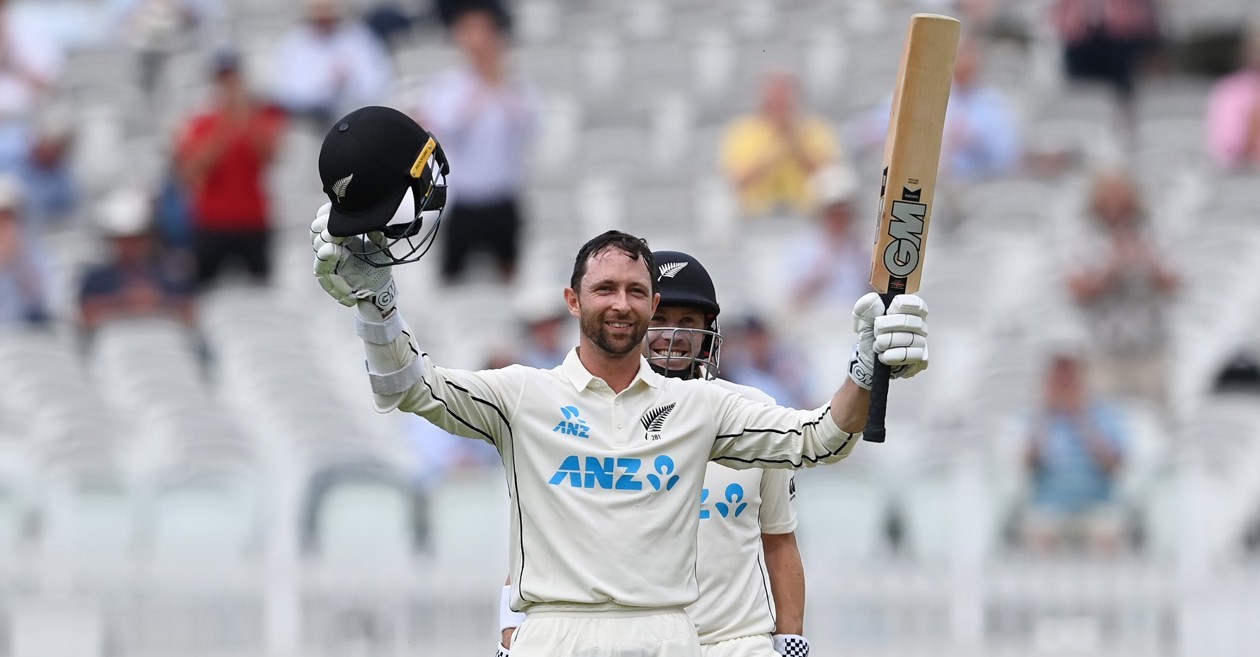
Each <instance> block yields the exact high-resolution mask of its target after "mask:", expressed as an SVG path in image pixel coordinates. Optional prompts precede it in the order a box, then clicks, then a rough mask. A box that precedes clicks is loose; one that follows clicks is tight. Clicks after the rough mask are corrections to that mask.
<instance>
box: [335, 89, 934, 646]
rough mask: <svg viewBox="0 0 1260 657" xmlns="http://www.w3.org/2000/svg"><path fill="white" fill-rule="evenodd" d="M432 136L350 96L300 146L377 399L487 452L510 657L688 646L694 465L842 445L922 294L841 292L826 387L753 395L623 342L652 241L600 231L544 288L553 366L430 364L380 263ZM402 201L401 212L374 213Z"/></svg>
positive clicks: (416, 190) (905, 346)
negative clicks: (850, 304)
mask: <svg viewBox="0 0 1260 657" xmlns="http://www.w3.org/2000/svg"><path fill="white" fill-rule="evenodd" d="M438 150H439V149H437V148H436V144H435V140H434V139H433V138H432V136H431V135H430V134H429V133H428V132H427V131H425V130H424V129H423V128H421V127H420V126H418V125H416V124H415V123H414V121H410V120H409V119H407V118H406V117H405V115H402V114H401V113H400V112H397V111H396V110H390V109H388V108H363V109H360V110H356V111H355V112H352V113H351V114H350V115H348V116H346V117H344V118H343V119H341V120H340V121H338V122H337V124H336V125H335V126H334V128H333V129H332V130H331V131H330V132H329V133H328V135H327V137H326V138H325V141H324V146H323V149H322V150H321V153H320V161H319V169H320V177H321V179H322V180H323V181H324V186H325V191H326V193H327V194H328V196H329V199H330V200H331V201H332V202H331V203H329V204H327V205H325V206H324V207H323V208H321V209H320V211H319V212H318V213H317V215H316V218H315V221H314V222H313V223H312V225H311V232H312V245H313V247H314V248H315V252H316V262H315V275H316V277H317V279H318V280H319V281H320V284H321V286H322V287H323V288H324V289H325V291H327V292H328V293H329V294H330V296H332V297H334V298H335V299H337V300H338V301H339V302H340V303H342V304H343V305H347V306H354V307H355V308H356V318H357V323H358V333H359V335H360V336H361V337H362V338H363V340H364V345H365V350H366V352H367V367H368V377H369V381H370V382H371V385H372V391H373V393H374V395H373V397H374V400H375V405H376V408H377V410H378V411H381V412H385V411H389V410H393V409H399V410H405V411H410V412H414V413H417V414H420V415H422V416H424V417H425V418H426V419H428V420H429V421H431V422H433V423H434V424H436V425H438V426H440V427H442V428H444V429H446V430H447V431H450V432H451V433H454V434H456V435H460V436H464V437H468V438H476V439H480V440H485V441H487V442H489V443H490V444H492V445H494V446H495V448H496V449H497V450H498V451H499V454H500V455H501V457H502V459H503V464H504V469H505V471H506V475H507V484H508V491H509V493H510V495H511V497H512V504H511V510H510V513H511V523H512V526H511V532H510V541H511V546H512V547H511V550H510V555H509V571H510V574H511V579H512V582H513V585H512V586H513V588H512V595H511V602H510V606H511V607H512V608H513V609H515V610H518V611H524V612H526V614H527V615H528V616H527V619H526V621H525V622H524V623H523V624H522V625H521V627H519V628H518V629H517V631H516V637H515V643H514V644H513V646H512V647H513V650H514V652H515V654H516V657H557V656H562V655H570V656H575V655H590V656H596V655H609V656H611V655H635V656H642V657H699V656H700V655H701V651H700V643H699V640H698V638H697V635H696V630H695V627H694V625H693V623H692V621H691V619H690V617H688V616H687V614H686V613H685V612H684V608H685V607H686V606H688V605H690V604H692V603H694V602H695V600H696V599H697V597H698V595H699V593H698V583H697V580H696V573H695V563H696V536H697V532H698V530H699V522H700V510H701V509H700V498H701V494H702V489H703V487H704V472H705V468H706V467H707V463H708V462H709V461H718V462H720V463H723V464H726V465H729V466H731V467H734V468H800V467H809V466H813V465H817V464H819V463H832V462H835V461H838V460H840V459H842V458H844V457H845V456H847V455H848V453H849V452H850V450H852V449H853V446H854V445H855V444H856V442H857V441H858V440H859V439H860V434H861V431H862V429H863V427H864V425H865V422H866V414H867V408H868V406H869V401H870V391H869V385H870V380H871V377H870V374H869V372H870V370H871V369H872V366H873V362H874V359H875V358H876V357H877V354H878V357H879V358H880V359H881V361H883V362H885V363H887V364H889V365H890V366H892V367H893V368H894V376H898V377H905V376H912V375H914V374H917V373H918V372H919V371H921V370H922V369H924V368H925V367H926V366H927V357H928V355H927V349H926V338H925V336H926V325H925V316H926V307H925V305H924V304H923V302H922V300H920V299H919V298H918V297H915V296H909V295H903V296H900V297H896V298H895V299H894V300H893V302H892V303H891V304H890V308H889V309H888V312H887V313H885V312H884V308H883V307H882V306H883V304H882V303H881V302H880V301H879V299H878V296H871V297H865V298H863V300H862V301H860V302H859V303H858V306H857V307H856V308H855V315H856V317H857V324H858V335H859V341H858V345H857V347H856V349H855V352H856V353H855V358H854V360H853V364H851V366H850V373H849V376H848V377H845V380H844V383H843V384H841V386H840V387H839V389H838V390H837V391H836V393H835V395H834V396H833V397H832V399H831V402H830V403H829V404H827V405H824V406H823V407H821V408H817V409H813V410H795V409H789V408H783V407H779V406H773V405H769V404H764V403H760V402H755V401H752V400H750V399H748V398H746V397H744V396H742V395H740V394H738V393H736V392H733V391H731V390H728V389H726V388H723V387H721V386H718V385H716V384H714V383H713V382H711V381H705V380H702V379H691V380H682V379H676V378H668V377H664V376H661V375H660V374H659V373H657V372H655V371H654V370H653V369H652V368H651V366H650V365H648V362H647V359H646V358H644V356H643V353H642V344H643V340H644V338H645V337H646V335H647V331H648V323H649V321H650V319H651V317H652V316H653V315H654V313H655V311H656V306H657V303H658V301H659V296H658V294H657V292H656V281H655V275H654V272H655V271H656V266H655V264H654V262H653V257H652V252H651V250H650V249H649V248H648V246H647V244H646V242H644V241H643V240H641V239H638V238H636V237H633V236H631V235H628V234H626V233H622V232H619V231H608V232H606V233H604V234H602V235H599V236H598V237H596V238H594V239H592V240H590V241H588V242H587V243H586V244H585V245H584V246H583V247H582V249H581V250H580V251H579V252H578V255H577V258H576V260H575V262H574V267H573V274H572V277H571V279H570V285H569V287H568V288H566V289H565V290H564V297H565V301H566V304H567V306H568V309H569V313H570V314H571V315H573V316H574V317H577V318H578V319H579V326H580V338H579V344H578V347H577V348H575V349H574V350H573V351H571V352H570V353H569V355H568V356H567V357H566V359H565V361H564V363H563V364H561V365H560V366H559V367H556V368H554V369H551V370H539V369H533V368H527V367H524V366H519V365H517V366H511V367H506V368H502V369H492V370H482V371H478V372H469V371H463V370H453V369H447V368H441V367H438V366H436V365H434V364H433V363H432V361H431V360H430V359H429V357H428V355H427V354H425V353H423V352H422V351H421V350H420V347H419V346H418V345H416V344H415V343H414V341H413V338H412V334H411V331H410V329H409V328H408V327H407V325H406V323H405V322H404V321H403V319H402V317H401V314H400V313H399V312H398V311H397V309H396V307H395V305H396V304H395V301H396V298H397V294H396V290H397V288H396V285H395V284H394V281H393V277H392V276H391V275H390V273H389V268H388V267H387V266H382V265H388V264H394V263H397V262H400V260H398V259H396V258H392V257H390V255H389V248H390V246H391V245H392V244H393V243H394V242H391V241H390V240H395V241H400V240H407V239H408V233H411V231H412V230H413V228H412V226H414V230H415V231H418V230H419V229H420V224H421V223H422V222H423V221H424V215H425V214H426V213H429V212H431V211H433V210H436V209H437V207H438V204H437V203H436V202H435V201H434V198H435V197H434V195H433V194H432V193H431V190H432V189H433V188H434V187H435V186H436V185H437V183H436V182H435V181H434V178H435V177H436V176H435V174H434V171H435V170H437V169H438V168H439V166H440V167H441V168H442V169H443V170H444V171H445V170H446V169H447V167H445V166H441V165H442V163H443V158H441V157H438V156H437V155H436V153H437V152H438ZM416 154H418V155H416ZM360 180H362V181H363V182H362V184H359V181H360ZM408 199H412V200H411V201H410V202H412V203H414V204H415V206H416V207H415V208H414V209H415V210H418V212H416V213H415V216H416V219H414V220H413V221H411V222H410V223H409V224H406V225H402V226H399V225H398V224H395V223H391V220H393V219H394V218H395V217H396V216H398V214H399V205H400V200H401V203H402V204H403V205H404V206H406V204H407V203H408V202H409V201H408ZM414 199H421V200H420V201H415V200H414ZM410 209H412V208H408V210H410ZM412 234H413V235H414V234H415V233H412ZM413 259H414V258H413ZM645 427H646V428H645Z"/></svg>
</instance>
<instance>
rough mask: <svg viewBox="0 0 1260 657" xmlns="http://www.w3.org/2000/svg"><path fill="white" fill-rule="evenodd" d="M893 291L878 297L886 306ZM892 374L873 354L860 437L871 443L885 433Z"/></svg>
mask: <svg viewBox="0 0 1260 657" xmlns="http://www.w3.org/2000/svg"><path fill="white" fill-rule="evenodd" d="M895 296H897V295H896V294H893V293H888V294H881V295H879V298H880V300H881V301H883V302H884V307H885V308H887V307H888V305H889V304H891V303H892V300H893V297H895ZM891 376H892V368H891V367H888V366H887V365H885V364H884V361H882V360H880V359H879V354H876V355H875V363H874V370H873V372H872V376H871V406H870V408H869V409H868V410H867V411H866V429H864V430H863V431H862V439H863V440H866V441H869V442H872V443H882V442H884V438H885V436H886V435H887V433H888V432H887V430H886V428H885V427H884V416H885V415H886V414H887V411H888V381H889V379H890V378H891Z"/></svg>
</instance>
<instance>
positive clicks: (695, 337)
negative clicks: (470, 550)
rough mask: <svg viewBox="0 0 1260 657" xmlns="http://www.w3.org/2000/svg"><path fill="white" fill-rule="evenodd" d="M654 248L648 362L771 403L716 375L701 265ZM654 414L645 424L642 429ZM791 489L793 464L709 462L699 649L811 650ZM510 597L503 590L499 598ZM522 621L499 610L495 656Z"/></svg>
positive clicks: (803, 654) (713, 309) (744, 653)
mask: <svg viewBox="0 0 1260 657" xmlns="http://www.w3.org/2000/svg"><path fill="white" fill-rule="evenodd" d="M652 256H653V259H654V260H655V262H656V283H657V287H658V289H659V290H660V295H661V300H660V303H659V304H658V305H657V307H656V313H655V314H653V315H652V320H651V322H650V325H649V329H648V335H647V342H646V343H645V344H644V355H645V356H646V358H647V360H648V363H649V364H650V365H651V367H652V369H653V370H655V371H656V372H657V373H659V374H661V375H662V376H666V377H673V378H680V379H707V380H711V381H714V382H715V383H717V384H718V385H720V386H722V387H724V388H728V389H730V390H733V391H735V392H737V393H739V394H741V395H743V396H745V397H747V398H749V399H752V400H754V401H759V402H762V403H765V404H773V403H774V399H773V398H771V397H770V396H768V395H766V394H765V393H763V392H761V391H759V390H757V389H756V388H750V387H748V386H742V385H739V384H737V383H731V382H729V381H724V380H722V379H718V378H716V375H717V372H718V369H719V363H720V358H721V348H722V335H721V333H720V331H719V330H718V314H719V313H721V306H720V305H719V304H718V300H717V292H716V289H715V287H714V285H713V279H712V278H711V277H710V276H709V273H708V271H707V270H705V268H704V265H702V264H701V263H700V261H699V260H697V259H696V258H694V257H693V256H691V255H689V254H686V253H682V252H679V251H657V252H655V253H653V254H652ZM652 421H653V419H648V421H647V422H645V423H644V429H645V430H648V431H650V428H649V427H650V426H651V424H652ZM795 496H796V487H795V484H794V482H793V480H792V471H790V470H755V469H753V470H735V469H732V468H728V467H726V466H723V465H719V464H717V463H713V462H710V463H709V465H708V469H707V470H706V472H705V476H704V488H703V489H701V492H700V533H699V540H698V541H697V561H696V581H697V583H698V584H699V587H700V597H699V599H697V600H696V601H695V603H693V604H692V605H691V606H689V607H687V615H689V616H690V617H691V619H692V622H694V623H695V625H696V632H697V634H698V635H699V638H700V648H701V650H703V652H704V655H705V657H779V656H780V655H788V656H791V657H807V656H808V655H809V641H807V640H806V639H805V637H804V636H802V633H803V627H804V619H805V572H804V566H803V565H802V563H801V553H800V550H799V549H798V548H797V545H796V534H795V533H794V532H795V529H796V510H795V509H793V508H792V500H793V498H795ZM508 588H510V586H509V587H505V589H508ZM509 597H510V596H509V595H508V591H505V595H504V598H505V602H506V599H507V598H509ZM524 620H525V618H524V614H517V613H516V612H512V611H511V609H508V608H506V606H505V607H504V609H503V610H502V613H501V614H500V625H501V627H502V628H503V630H502V634H503V636H502V637H501V641H502V645H501V646H500V649H499V655H500V657H507V656H508V655H509V654H510V653H509V649H510V648H511V645H512V644H511V634H512V632H513V630H515V628H516V627H517V626H518V625H519V624H520V622H522V621H524Z"/></svg>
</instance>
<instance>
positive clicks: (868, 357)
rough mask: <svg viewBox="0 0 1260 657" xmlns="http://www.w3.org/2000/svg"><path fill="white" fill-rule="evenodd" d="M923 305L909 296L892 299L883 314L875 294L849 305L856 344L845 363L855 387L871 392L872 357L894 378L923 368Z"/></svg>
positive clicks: (924, 332)
mask: <svg viewBox="0 0 1260 657" xmlns="http://www.w3.org/2000/svg"><path fill="white" fill-rule="evenodd" d="M927 313H928V309H927V303H925V302H924V301H923V299H921V298H919V297H917V296H915V295H913V294H899V295H897V296H895V297H893V300H892V303H891V304H890V305H889V308H888V309H887V312H885V309H884V303H883V302H882V301H881V300H880V298H879V295H878V294H876V293H875V292H869V293H867V294H866V295H865V296H863V297H862V298H861V299H858V302H857V303H856V304H854V306H853V330H854V331H856V332H857V334H858V342H857V344H856V345H855V346H854V347H853V360H851V361H849V376H850V377H852V379H853V381H854V382H855V383H857V384H858V385H859V386H862V387H863V388H866V389H867V390H870V389H871V379H872V377H873V376H874V373H875V354H879V360H880V361H881V362H883V363H884V364H885V365H888V366H889V367H891V368H892V376H893V378H896V379H905V378H909V377H912V376H914V375H916V374H918V373H919V372H922V371H923V370H925V369H927V366H928V349H927Z"/></svg>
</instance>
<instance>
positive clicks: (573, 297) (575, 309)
mask: <svg viewBox="0 0 1260 657" xmlns="http://www.w3.org/2000/svg"><path fill="white" fill-rule="evenodd" d="M656 296H657V297H660V296H661V295H659V294H658V295H656ZM564 303H565V305H567V306H568V307H569V314H570V315H573V316H574V317H581V316H582V307H581V306H580V305H579V304H578V295H577V292H574V291H573V288H571V287H566V288H564Z"/></svg>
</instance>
